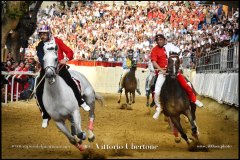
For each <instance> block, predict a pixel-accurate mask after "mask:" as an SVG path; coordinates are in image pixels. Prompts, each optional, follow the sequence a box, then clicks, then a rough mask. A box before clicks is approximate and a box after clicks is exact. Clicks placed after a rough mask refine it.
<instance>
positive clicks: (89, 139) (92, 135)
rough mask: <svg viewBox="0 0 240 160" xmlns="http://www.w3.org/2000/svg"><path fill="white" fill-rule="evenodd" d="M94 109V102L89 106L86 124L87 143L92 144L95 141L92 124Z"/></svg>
mask: <svg viewBox="0 0 240 160" xmlns="http://www.w3.org/2000/svg"><path fill="white" fill-rule="evenodd" d="M94 108H95V102H93V103H92V104H91V109H90V111H89V123H88V141H89V142H93V141H94V139H95V135H94V133H93V123H94V118H95V114H94Z"/></svg>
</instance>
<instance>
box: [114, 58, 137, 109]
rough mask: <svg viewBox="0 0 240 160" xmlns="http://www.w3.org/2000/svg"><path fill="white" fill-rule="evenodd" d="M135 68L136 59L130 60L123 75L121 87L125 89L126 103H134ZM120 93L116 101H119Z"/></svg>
mask: <svg viewBox="0 0 240 160" xmlns="http://www.w3.org/2000/svg"><path fill="white" fill-rule="evenodd" d="M136 69H137V61H136V60H132V66H131V68H130V71H129V72H128V73H127V74H126V75H125V77H123V88H124V90H125V95H126V101H127V105H131V104H132V103H135V91H136V89H137V78H136V76H135V72H136ZM128 93H129V95H130V99H129V98H128ZM121 95H122V93H120V97H119V100H118V103H120V102H121Z"/></svg>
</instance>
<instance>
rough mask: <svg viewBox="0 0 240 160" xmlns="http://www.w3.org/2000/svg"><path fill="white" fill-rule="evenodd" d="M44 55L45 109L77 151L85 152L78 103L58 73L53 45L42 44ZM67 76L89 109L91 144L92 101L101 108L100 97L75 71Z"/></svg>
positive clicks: (93, 105)
mask: <svg viewBox="0 0 240 160" xmlns="http://www.w3.org/2000/svg"><path fill="white" fill-rule="evenodd" d="M44 53H45V55H44V57H43V60H44V69H45V83H44V90H43V98H42V99H43V104H44V106H45V109H46V111H47V112H48V114H49V115H50V116H51V118H52V119H53V120H54V121H55V122H56V124H57V127H58V128H59V129H60V130H61V131H62V132H63V133H64V134H65V135H66V136H67V138H68V139H69V141H70V142H71V143H72V144H73V145H75V146H76V147H77V148H78V149H79V150H84V147H83V145H82V140H85V139H86V133H85V132H83V131H82V129H81V116H80V112H79V106H78V101H77V99H76V97H75V95H74V92H73V90H72V89H71V87H70V86H68V85H67V83H66V82H65V81H64V80H63V78H62V77H60V76H59V75H58V74H57V70H58V56H57V46H56V44H55V43H52V44H45V45H44ZM64 67H65V66H64ZM70 74H71V75H72V77H74V78H75V79H77V80H78V81H80V85H81V94H82V95H83V98H84V99H85V101H86V103H87V104H88V105H89V106H90V111H89V117H90V120H89V126H88V130H89V136H88V140H89V141H90V142H92V141H93V140H94V138H95V135H94V133H93V121H94V108H95V100H98V101H99V102H100V103H101V105H102V106H103V98H102V97H101V96H100V95H98V94H97V93H95V91H94V89H93V87H92V86H91V84H90V83H89V81H88V80H87V79H86V77H84V76H83V75H82V74H80V73H79V72H76V71H70ZM66 119H68V120H69V121H70V122H71V133H70V131H69V129H68V128H67V126H66V124H65V120H66Z"/></svg>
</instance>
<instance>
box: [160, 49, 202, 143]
mask: <svg viewBox="0 0 240 160" xmlns="http://www.w3.org/2000/svg"><path fill="white" fill-rule="evenodd" d="M179 65H180V60H179V57H178V54H177V53H172V54H170V56H169V58H168V68H167V75H166V80H165V82H164V83H163V85H162V89H161V93H160V103H161V106H162V109H163V113H164V115H165V116H167V117H170V120H171V122H172V123H173V124H174V126H175V127H176V128H177V130H178V131H179V132H180V134H181V137H182V138H183V139H184V140H185V141H186V142H187V144H188V145H190V144H191V142H192V140H191V139H189V138H188V137H187V135H186V133H185V132H184V131H183V128H182V126H181V123H180V115H181V114H184V115H185V116H186V117H187V118H188V120H189V122H190V124H191V129H192V135H193V136H194V137H195V138H196V139H198V131H197V126H196V123H195V110H196V105H195V104H190V101H189V99H188V96H187V94H186V92H185V91H184V89H183V88H182V87H181V85H180V84H179V82H178V80H177V79H176V77H177V73H178V69H179Z"/></svg>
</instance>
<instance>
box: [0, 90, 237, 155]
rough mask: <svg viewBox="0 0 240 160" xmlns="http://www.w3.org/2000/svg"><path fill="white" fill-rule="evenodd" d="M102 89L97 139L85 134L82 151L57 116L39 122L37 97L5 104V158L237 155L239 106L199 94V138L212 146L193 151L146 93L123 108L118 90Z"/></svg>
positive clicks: (85, 115) (84, 117)
mask: <svg viewBox="0 0 240 160" xmlns="http://www.w3.org/2000/svg"><path fill="white" fill-rule="evenodd" d="M102 95H103V97H104V99H105V105H106V106H105V107H101V106H100V105H99V104H98V103H96V109H95V114H96V120H95V123H94V127H95V128H94V132H95V135H96V139H95V141H94V142H93V143H90V142H88V141H87V140H85V141H84V142H83V144H85V145H87V146H88V147H89V148H90V149H87V150H86V151H83V152H80V151H79V150H78V149H77V148H75V147H74V146H73V145H71V144H70V143H69V142H68V140H67V138H66V137H65V136H64V135H63V134H62V133H61V132H60V131H59V130H58V129H57V127H56V125H55V123H54V121H53V120H51V121H50V124H49V126H48V128H46V129H43V128H41V115H40V112H39V109H38V107H37V105H36V102H35V99H32V100H31V101H29V102H25V101H19V102H14V103H8V104H3V105H2V108H1V109H2V147H1V149H2V158H20V159H23V158H24V159H25V158H26V159H27V158H58V159H61V158H65V159H71V158H74V159H76V158H114V159H115V158H116V159H117V158H126V159H128V158H129V159H134V158H164V159H165V158H206V159H208V158H217V159H225V158H227V159H228V158H238V152H239V150H238V145H239V144H238V141H239V139H238V134H239V131H238V110H237V109H235V107H230V106H227V105H221V104H218V103H216V102H215V101H213V100H211V99H209V98H203V97H198V98H199V99H200V100H202V102H203V103H204V104H205V108H197V112H196V116H197V125H198V127H199V131H200V136H199V139H200V142H201V143H202V144H203V145H204V146H206V147H208V148H209V151H208V152H190V151H188V146H187V144H186V142H185V141H184V140H183V139H182V141H181V142H180V143H175V141H174V136H173V135H172V133H171V131H170V129H169V128H168V124H167V122H165V121H164V117H163V115H161V116H160V118H159V119H158V120H153V118H152V115H153V110H152V112H151V113H150V114H147V112H148V109H147V108H146V107H145V97H143V96H137V97H136V103H135V104H134V105H133V109H132V110H124V109H120V105H119V104H118V103H117V100H118V95H117V94H102ZM123 100H125V99H123ZM80 112H81V116H82V128H83V130H85V131H86V130H87V124H88V113H87V112H84V111H83V110H82V109H81V110H80ZM68 124H69V123H68ZM182 125H183V127H184V128H185V130H186V131H187V135H188V136H191V130H190V125H189V123H185V121H184V120H182ZM137 147H138V148H137ZM140 147H141V148H140ZM143 147H146V148H147V149H146V148H145V149H144V148H143ZM113 148H115V149H113Z"/></svg>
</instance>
